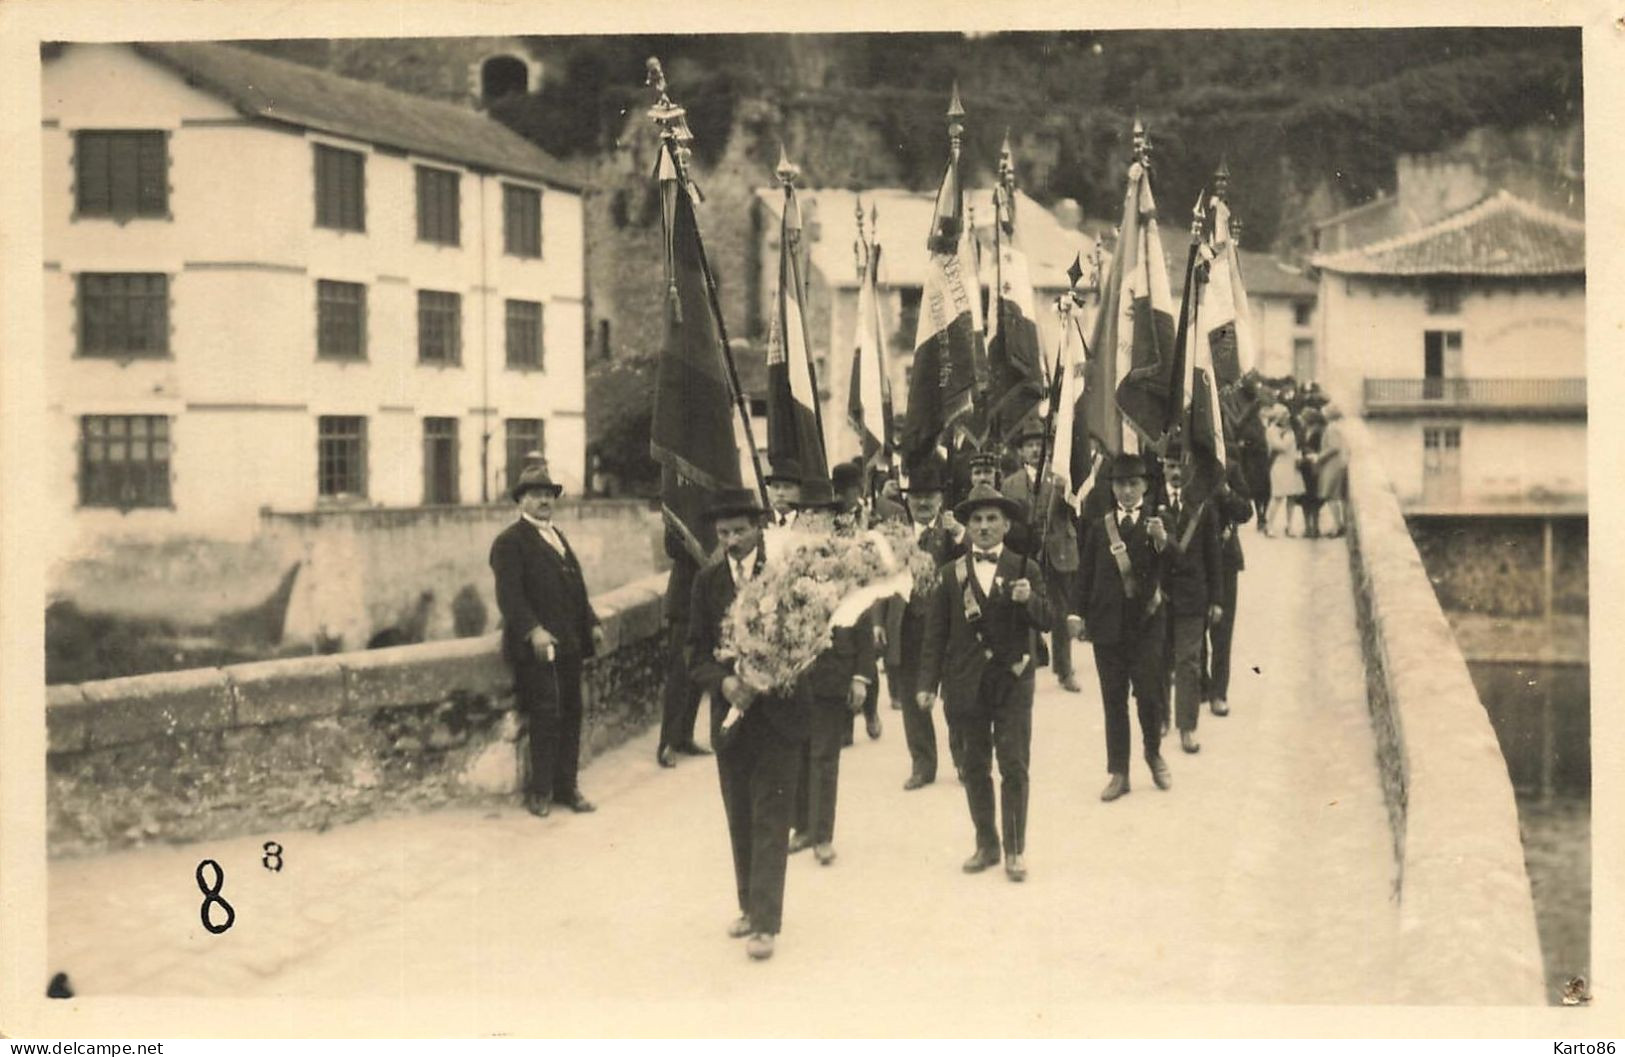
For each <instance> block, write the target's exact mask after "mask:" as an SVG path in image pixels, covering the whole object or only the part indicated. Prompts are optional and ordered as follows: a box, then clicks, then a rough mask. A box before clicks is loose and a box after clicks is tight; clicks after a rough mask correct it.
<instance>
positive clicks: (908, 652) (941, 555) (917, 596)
mask: <svg viewBox="0 0 1625 1057" xmlns="http://www.w3.org/2000/svg"><path fill="white" fill-rule="evenodd" d="M967 538H968V537H966V536H961V537H960V540H959V542H957V543H955V542H954V540H953V537H951V536H949V535H948V531H947V530H946V529H944V528H943V527H942V518H941V516H940V515H939V516H938V517H937V520H936V521H934V522H932V523H931V524H930V525H929V526H927V527H926V529H925V531H924V532H922V533H920V541H919V542H920V549H921V550H923V551H925V552H926V553H927V554H929V555H931V560H932V562H933V563H935V564H936V565H937V566H938V567H939V568H940V567H941V566H942V565H944V564H946V563H948V562H950V561H953V560H954V559H955V558H957V557H959V556H960V555H961V554H963V553H964V552H965V548H966V546H967V544H966V542H965V540H966V539H967ZM931 598H932V595H931V593H930V592H923V593H913V592H911V593H910V594H909V597H908V598H906V599H905V598H900V597H895V596H894V597H892V598H888V599H887V600H886V602H885V615H884V620H885V627H886V671H888V672H892V671H896V670H898V669H900V668H901V667H902V666H904V665H905V664H906V665H910V666H913V667H918V666H919V663H920V643H921V640H922V639H923V638H924V636H925V617H926V613H927V612H929V611H930V608H931Z"/></svg>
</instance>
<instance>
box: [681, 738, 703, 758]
mask: <svg viewBox="0 0 1625 1057" xmlns="http://www.w3.org/2000/svg"><path fill="white" fill-rule="evenodd" d="M677 751H678V752H680V753H682V754H683V755H684V756H709V755H711V750H710V749H708V748H706V747H705V746H704V745H696V744H695V743H694V742H692V741H685V742H683V744H681V745H679V746H677Z"/></svg>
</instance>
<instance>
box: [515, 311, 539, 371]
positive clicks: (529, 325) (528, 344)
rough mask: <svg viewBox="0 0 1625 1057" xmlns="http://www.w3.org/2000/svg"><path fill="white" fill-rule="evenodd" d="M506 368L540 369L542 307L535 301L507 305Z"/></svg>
mask: <svg viewBox="0 0 1625 1057" xmlns="http://www.w3.org/2000/svg"><path fill="white" fill-rule="evenodd" d="M507 304H508V317H507V321H508V366H509V367H524V368H529V369H531V370H538V371H539V370H541V369H542V362H543V361H542V306H541V305H540V304H538V303H537V302H535V301H509V302H508V303H507Z"/></svg>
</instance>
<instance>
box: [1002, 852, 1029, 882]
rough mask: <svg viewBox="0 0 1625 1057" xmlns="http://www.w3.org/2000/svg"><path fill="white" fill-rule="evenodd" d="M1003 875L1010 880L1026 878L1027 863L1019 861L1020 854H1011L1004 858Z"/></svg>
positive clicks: (1023, 879)
mask: <svg viewBox="0 0 1625 1057" xmlns="http://www.w3.org/2000/svg"><path fill="white" fill-rule="evenodd" d="M1004 876H1006V877H1008V878H1010V880H1012V881H1025V880H1026V879H1027V864H1026V863H1024V862H1022V861H1021V856H1020V855H1012V856H1010V857H1009V858H1007V859H1005V860H1004Z"/></svg>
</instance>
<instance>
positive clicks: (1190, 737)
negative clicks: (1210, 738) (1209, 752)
mask: <svg viewBox="0 0 1625 1057" xmlns="http://www.w3.org/2000/svg"><path fill="white" fill-rule="evenodd" d="M1179 747H1180V748H1181V749H1184V750H1185V751H1186V752H1191V753H1195V752H1201V751H1202V745H1201V743H1200V742H1198V741H1197V740H1196V732H1195V731H1194V730H1182V731H1180V732H1179Z"/></svg>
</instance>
